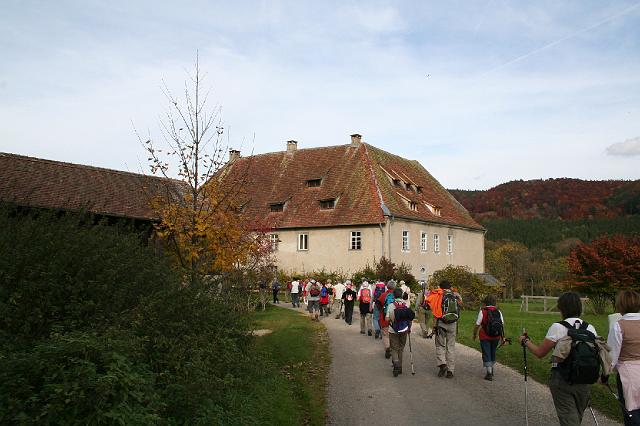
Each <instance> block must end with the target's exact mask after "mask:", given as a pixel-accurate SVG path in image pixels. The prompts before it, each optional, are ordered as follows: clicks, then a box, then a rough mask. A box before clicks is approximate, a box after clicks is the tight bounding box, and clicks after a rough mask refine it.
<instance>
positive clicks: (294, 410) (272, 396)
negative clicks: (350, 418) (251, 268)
mask: <svg viewBox="0 0 640 426" xmlns="http://www.w3.org/2000/svg"><path fill="white" fill-rule="evenodd" d="M254 320H255V328H256V329H268V330H272V333H270V334H267V335H265V336H262V337H257V338H256V339H257V341H256V346H257V349H258V350H259V351H260V352H261V353H263V354H264V356H265V357H266V358H268V359H269V364H270V367H271V368H270V371H265V372H264V374H263V375H262V376H261V377H258V378H256V384H255V387H254V392H253V393H254V395H255V401H254V402H255V410H256V413H259V414H257V415H256V417H258V418H259V419H260V424H265V425H303V424H304V425H324V424H325V416H326V411H327V410H326V397H325V395H326V392H325V390H326V386H327V378H328V371H329V370H328V367H329V364H330V357H329V338H328V335H327V332H326V329H325V328H324V327H323V326H322V324H321V323H316V322H312V321H310V320H309V318H308V317H306V316H304V315H301V314H299V313H297V312H294V311H290V310H287V309H282V308H277V307H273V306H272V305H267V309H266V310H265V311H259V312H256V313H255V315H254Z"/></svg>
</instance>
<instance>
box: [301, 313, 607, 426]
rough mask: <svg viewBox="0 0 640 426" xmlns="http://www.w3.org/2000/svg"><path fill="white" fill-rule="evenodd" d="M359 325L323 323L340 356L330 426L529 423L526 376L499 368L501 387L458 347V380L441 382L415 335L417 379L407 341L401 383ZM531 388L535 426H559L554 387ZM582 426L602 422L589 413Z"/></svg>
mask: <svg viewBox="0 0 640 426" xmlns="http://www.w3.org/2000/svg"><path fill="white" fill-rule="evenodd" d="M301 311H302V310H301ZM359 320H360V316H359V314H358V311H357V308H356V312H354V322H353V325H351V326H349V325H347V324H346V323H345V322H344V321H343V320H337V319H335V316H334V315H332V316H330V317H328V318H326V317H325V318H324V319H322V322H323V323H324V325H325V326H326V327H327V330H328V332H329V338H330V346H331V348H330V350H331V356H332V362H331V370H330V372H329V387H328V390H327V393H328V395H327V404H328V410H329V418H328V424H330V425H390V424H396V425H425V424H449V425H491V426H498V425H505V426H512V425H524V424H525V404H524V380H523V377H522V375H520V374H519V373H517V372H515V371H514V370H511V369H510V368H508V367H505V366H503V365H497V366H496V368H495V378H494V381H493V382H488V381H486V380H484V379H483V377H484V374H483V372H484V370H483V368H482V359H481V357H480V354H479V352H477V351H475V350H473V349H471V348H469V347H467V346H463V345H456V349H457V361H456V371H455V374H456V375H455V377H454V378H453V379H446V378H439V377H437V367H436V364H435V347H434V342H433V340H431V339H423V338H421V337H418V336H417V335H414V336H412V346H413V358H414V363H415V370H416V375H415V376H412V375H411V366H410V362H409V345H408V343H407V347H406V348H405V357H404V365H403V370H404V373H403V374H402V375H401V376H399V377H397V378H394V377H393V376H392V374H391V361H390V360H388V359H385V358H384V351H383V346H382V342H381V341H380V340H374V339H373V337H368V336H366V335H362V334H360V325H359ZM528 388H529V389H528V390H529V424H530V425H532V426H533V425H557V424H558V420H557V418H556V413H555V410H554V408H553V402H552V400H551V394H550V393H549V390H548V388H547V387H546V386H544V385H541V384H539V383H537V382H534V381H531V380H530V381H529V383H528ZM596 416H597V418H598V422H599V423H600V425H616V424H618V423H615V422H612V421H611V420H608V419H607V418H606V417H604V415H602V414H599V413H597V412H596ZM582 424H583V425H594V424H595V423H594V421H593V417H592V416H591V413H590V412H589V410H587V411H586V412H585V415H584V419H583V422H582Z"/></svg>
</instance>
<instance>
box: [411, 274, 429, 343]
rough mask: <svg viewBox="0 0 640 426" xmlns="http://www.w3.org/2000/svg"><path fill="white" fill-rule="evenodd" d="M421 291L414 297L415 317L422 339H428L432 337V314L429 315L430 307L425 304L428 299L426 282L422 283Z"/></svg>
mask: <svg viewBox="0 0 640 426" xmlns="http://www.w3.org/2000/svg"><path fill="white" fill-rule="evenodd" d="M421 287H422V290H420V293H418V296H417V297H416V304H415V309H416V316H417V317H418V323H419V324H420V331H421V332H422V337H423V338H424V339H430V338H431V337H432V336H433V324H432V323H433V321H432V320H433V314H432V313H431V307H430V306H429V304H428V303H427V298H428V297H429V293H430V291H429V286H428V284H427V283H426V282H424V281H422V286H421Z"/></svg>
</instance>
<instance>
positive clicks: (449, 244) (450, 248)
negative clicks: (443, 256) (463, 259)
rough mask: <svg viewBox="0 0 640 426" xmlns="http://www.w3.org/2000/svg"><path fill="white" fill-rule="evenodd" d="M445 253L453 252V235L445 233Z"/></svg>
mask: <svg viewBox="0 0 640 426" xmlns="http://www.w3.org/2000/svg"><path fill="white" fill-rule="evenodd" d="M447 253H449V254H451V253H453V235H447Z"/></svg>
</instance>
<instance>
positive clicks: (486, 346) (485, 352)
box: [480, 340, 500, 367]
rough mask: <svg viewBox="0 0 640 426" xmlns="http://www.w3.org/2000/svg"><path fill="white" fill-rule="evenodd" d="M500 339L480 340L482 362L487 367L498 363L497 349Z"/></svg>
mask: <svg viewBox="0 0 640 426" xmlns="http://www.w3.org/2000/svg"><path fill="white" fill-rule="evenodd" d="M498 343H500V341H499V340H480V349H482V364H483V365H484V366H485V367H493V364H495V363H496V349H498Z"/></svg>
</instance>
